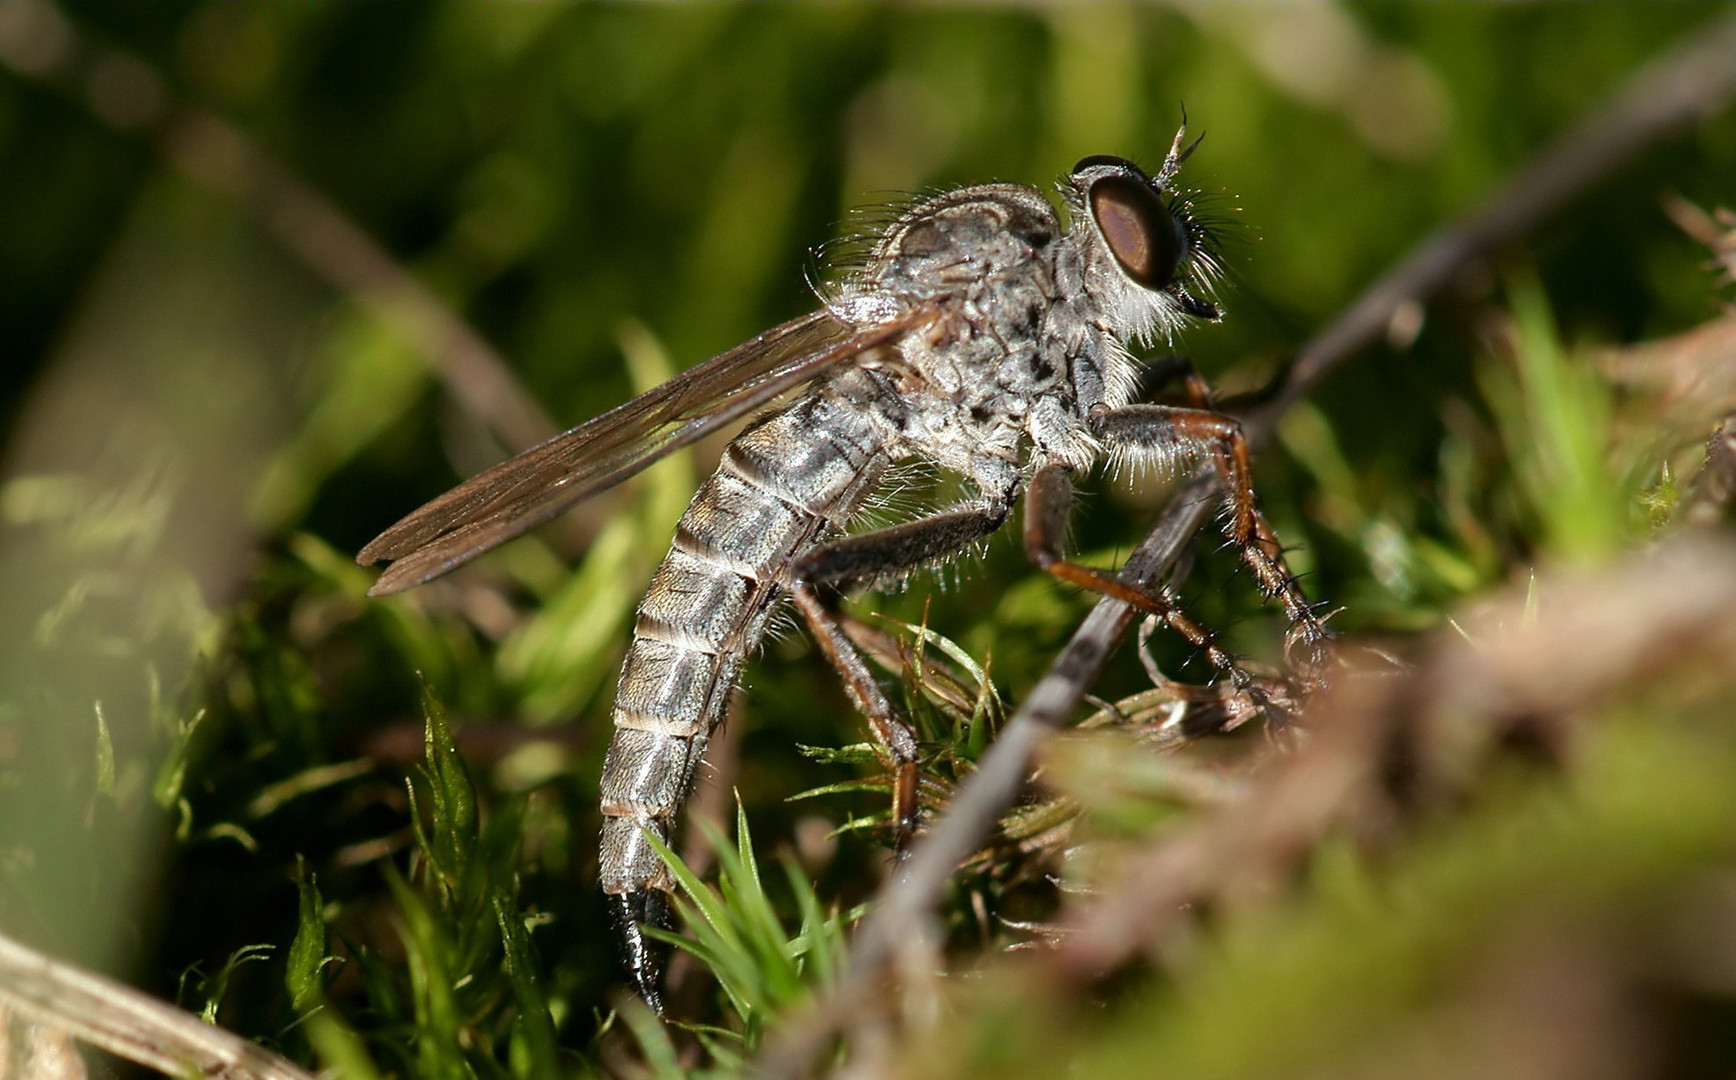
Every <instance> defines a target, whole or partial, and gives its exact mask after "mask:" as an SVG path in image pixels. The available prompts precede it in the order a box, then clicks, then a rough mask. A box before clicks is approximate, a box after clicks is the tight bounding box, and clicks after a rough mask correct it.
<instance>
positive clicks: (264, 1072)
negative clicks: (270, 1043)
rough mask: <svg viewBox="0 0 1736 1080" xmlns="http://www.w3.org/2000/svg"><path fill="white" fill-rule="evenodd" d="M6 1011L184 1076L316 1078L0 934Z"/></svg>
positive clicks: (1, 996)
mask: <svg viewBox="0 0 1736 1080" xmlns="http://www.w3.org/2000/svg"><path fill="white" fill-rule="evenodd" d="M0 1006H3V1007H4V1008H5V1009H9V1010H11V1011H12V1012H14V1013H16V1014H17V1015H18V1016H20V1017H21V1018H23V1019H25V1020H27V1021H29V1022H31V1023H35V1024H42V1025H45V1026H47V1027H50V1028H54V1029H58V1030H61V1031H64V1032H66V1033H67V1034H69V1035H71V1036H73V1037H74V1038H76V1039H80V1040H82V1041H84V1042H87V1043H90V1044H91V1045H92V1046H97V1047H100V1048H102V1049H104V1050H106V1051H108V1052H109V1053H111V1054H113V1055H115V1056H116V1057H119V1058H124V1059H126V1060H128V1061H135V1062H138V1063H139V1064H140V1065H144V1066H146V1067H148V1068H152V1069H155V1070H157V1071H158V1072H160V1073H165V1074H167V1075H169V1076H176V1077H190V1076H191V1077H213V1078H220V1080H314V1074H313V1073H310V1072H308V1071H306V1070H305V1069H302V1068H300V1067H298V1066H297V1065H295V1064H294V1063H293V1062H291V1061H289V1060H288V1059H287V1058H283V1057H279V1056H278V1055H276V1054H273V1053H271V1052H270V1051H268V1050H265V1049H263V1048H261V1047H258V1046H255V1045H254V1044H253V1043H251V1042H248V1041H247V1040H246V1039H243V1038H241V1037H240V1036H239V1035H235V1034H232V1033H230V1032H228V1031H225V1030H223V1029H222V1028H220V1027H217V1026H216V1025H214V1024H207V1023H205V1022H204V1021H203V1020H201V1019H199V1018H198V1017H197V1016H195V1015H193V1014H192V1013H190V1012H187V1011H186V1010H184V1009H177V1008H175V1007H174V1006H173V1005H170V1004H168V1003H166V1002H162V1001H158V1000H157V999H156V998H153V997H151V996H150V995H148V994H144V993H141V992H139V991H137V990H134V989H133V988H132V987H130V986H125V985H123V984H121V983H118V982H115V981H114V980H113V979H109V978H106V977H104V976H102V975H97V974H95V973H94V972H90V971H85V970H84V969H82V968H77V967H74V966H72V965H71V964H65V963H61V962H60V961H58V960H50V959H49V958H48V957H46V956H43V955H42V954H41V953H38V952H36V951H35V950H33V949H31V948H29V947H27V946H25V945H22V944H20V943H19V942H16V941H13V940H12V939H11V938H8V937H5V936H0Z"/></svg>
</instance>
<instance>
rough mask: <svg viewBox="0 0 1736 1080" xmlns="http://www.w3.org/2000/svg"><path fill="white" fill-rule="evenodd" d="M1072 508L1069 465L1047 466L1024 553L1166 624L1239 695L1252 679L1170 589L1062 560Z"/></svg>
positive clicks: (1030, 506)
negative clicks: (1145, 586) (1130, 581)
mask: <svg viewBox="0 0 1736 1080" xmlns="http://www.w3.org/2000/svg"><path fill="white" fill-rule="evenodd" d="M1072 508H1073V483H1072V481H1071V480H1070V479H1069V478H1068V469H1067V467H1066V466H1065V465H1045V466H1044V467H1043V468H1041V469H1039V470H1037V475H1036V476H1034V477H1032V478H1031V486H1030V488H1029V490H1027V491H1026V492H1025V553H1026V554H1027V555H1029V556H1030V558H1031V561H1032V562H1033V563H1035V564H1036V565H1037V567H1038V568H1039V569H1041V570H1042V571H1043V572H1044V573H1047V574H1049V575H1051V576H1052V577H1056V578H1059V579H1060V580H1062V581H1065V582H1067V583H1069V584H1072V585H1077V586H1079V587H1080V588H1084V589H1090V590H1091V591H1092V592H1095V593H1100V594H1102V595H1104V596H1109V597H1113V598H1115V599H1117V600H1120V601H1121V602H1122V603H1124V604H1127V605H1129V606H1130V607H1133V608H1137V609H1138V610H1140V611H1143V612H1145V613H1146V614H1148V615H1152V616H1155V617H1156V618H1158V619H1161V620H1163V622H1164V623H1166V624H1168V625H1169V627H1170V628H1171V629H1173V630H1175V632H1176V633H1178V634H1180V635H1181V636H1182V637H1183V638H1185V639H1187V641H1188V643H1189V644H1191V645H1192V646H1193V647H1194V648H1196V649H1198V650H1200V652H1202V653H1204V654H1205V657H1206V659H1207V660H1208V661H1210V662H1211V665H1212V666H1213V667H1214V668H1217V669H1218V670H1219V671H1221V672H1224V673H1225V674H1227V675H1229V676H1230V678H1231V680H1232V681H1233V682H1234V683H1235V686H1236V688H1237V689H1238V690H1244V689H1247V687H1248V686H1250V685H1251V683H1252V679H1251V678H1250V677H1249V675H1248V673H1247V672H1246V671H1244V670H1242V668H1241V666H1240V665H1238V664H1237V663H1236V659H1235V657H1233V656H1231V655H1230V654H1229V653H1228V652H1226V651H1225V650H1224V648H1223V647H1222V646H1220V645H1219V644H1218V643H1217V640H1216V639H1215V638H1214V637H1213V636H1212V634H1211V632H1210V631H1208V630H1207V629H1206V628H1205V627H1203V626H1201V625H1200V624H1199V623H1197V622H1195V621H1194V620H1193V619H1192V618H1190V617H1189V616H1188V615H1187V613H1186V612H1184V611H1182V610H1181V607H1180V605H1179V604H1177V603H1176V600H1175V596H1174V595H1173V594H1172V593H1171V592H1170V591H1169V589H1167V588H1164V589H1158V590H1153V591H1148V590H1146V589H1141V588H1138V587H1137V586H1133V585H1129V584H1127V583H1126V582H1125V581H1122V580H1121V579H1120V578H1118V577H1116V576H1115V575H1114V574H1107V573H1104V572H1103V571H1101V570H1094V569H1092V568H1091V567H1089V566H1082V565H1080V564H1079V563H1076V562H1071V561H1069V560H1068V559H1066V558H1065V557H1063V556H1062V554H1061V536H1062V534H1064V533H1065V532H1066V531H1067V518H1068V515H1069V513H1070V512H1071V510H1072Z"/></svg>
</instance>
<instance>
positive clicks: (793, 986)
mask: <svg viewBox="0 0 1736 1080" xmlns="http://www.w3.org/2000/svg"><path fill="white" fill-rule="evenodd" d="M701 828H702V831H704V832H705V834H706V837H707V839H708V840H710V842H711V846H712V850H713V851H714V852H715V853H716V855H717V860H718V873H717V885H716V886H715V887H713V886H711V885H708V884H706V883H705V882H703V881H701V880H700V879H699V877H698V876H697V875H695V874H694V873H693V871H692V870H690V869H689V868H688V867H687V864H686V863H684V862H682V861H681V859H680V858H679V857H678V856H676V854H675V853H674V852H672V851H670V850H669V849H668V847H666V846H665V845H663V844H662V843H661V842H660V841H658V840H657V838H656V837H651V841H652V844H653V846H655V847H656V848H657V853H658V854H659V855H660V856H662V858H663V861H664V864H665V865H667V866H668V867H669V870H670V873H672V874H674V875H675V880H676V883H677V884H679V885H680V887H681V892H682V894H683V897H682V898H679V899H677V900H676V902H675V907H676V910H677V912H679V914H680V917H681V921H682V923H683V924H684V925H685V926H686V927H687V928H688V930H689V931H690V933H691V934H692V936H691V937H682V936H677V935H672V934H668V933H666V932H663V931H653V933H654V934H655V936H657V937H658V938H659V939H661V940H664V941H667V942H669V943H670V944H672V945H675V946H677V947H679V948H681V949H682V950H684V951H685V952H688V953H691V954H692V955H693V956H694V957H695V958H697V959H698V960H699V961H700V962H701V963H703V964H704V965H705V967H706V969H707V970H708V971H710V972H711V974H712V975H713V976H714V977H716V979H717V982H718V985H719V987H720V988H721V989H722V990H723V993H724V995H725V996H726V997H727V998H728V999H729V1005H730V1009H731V1010H732V1011H733V1012H734V1013H735V1016H736V1018H737V1021H738V1022H739V1024H740V1025H741V1027H740V1031H739V1032H733V1033H732V1032H721V1033H720V1034H723V1035H727V1036H730V1037H731V1041H732V1042H733V1041H739V1044H740V1045H739V1050H740V1051H752V1050H753V1049H755V1048H756V1047H757V1046H758V1044H759V1042H760V1038H761V1036H762V1035H763V1034H764V1032H765V1027H766V1024H767V1023H768V1022H769V1021H770V1020H772V1019H773V1018H775V1017H777V1016H779V1015H780V1014H782V1013H785V1012H787V1011H788V1010H789V1009H790V1008H791V1007H792V1006H793V1005H796V1004H798V1003H800V1002H802V1001H803V1000H804V999H805V998H807V997H808V996H810V995H811V994H812V993H813V991H814V989H815V988H817V987H824V986H826V985H827V984H828V983H829V982H830V981H831V980H832V978H833V976H834V975H835V973H836V972H837V970H838V966H839V964H840V963H841V962H842V960H843V956H844V951H845V940H844V927H845V925H846V924H847V923H848V922H849V921H850V918H849V917H846V916H841V915H839V914H838V913H837V912H836V911H834V912H832V913H830V914H827V913H825V911H824V905H823V904H822V902H821V900H820V898H819V896H818V895H817V894H816V893H815V892H814V888H813V885H812V884H811V883H810V882H809V881H808V880H807V878H806V877H805V876H804V875H803V874H802V871H801V869H800V868H799V867H797V866H796V864H795V863H794V862H793V861H791V860H788V859H785V860H783V861H782V864H781V867H782V870H783V874H784V878H785V880H786V883H787V888H788V892H789V896H790V898H791V899H792V900H793V901H794V903H795V910H796V914H797V916H798V918H799V920H800V922H799V925H798V928H797V930H796V932H795V933H794V934H792V933H790V932H789V931H788V930H786V929H785V928H784V924H783V920H782V919H781V918H780V916H779V912H778V907H777V905H775V904H774V903H773V902H772V899H771V896H770V895H769V894H768V893H767V891H766V888H765V883H764V882H763V881H762V880H761V878H760V869H759V860H758V859H757V858H756V857H755V855H754V851H753V838H752V836H751V834H750V833H749V830H748V823H747V815H746V814H745V812H743V811H742V810H741V808H740V806H739V804H738V806H737V810H736V843H735V844H734V845H733V846H732V845H731V844H729V843H728V842H727V841H726V840H725V839H724V837H722V836H720V835H718V833H717V832H716V830H715V829H711V828H709V827H707V826H705V825H704V823H701ZM710 1045H713V1046H714V1047H716V1046H717V1044H715V1043H713V1044H710ZM714 1052H715V1051H714ZM726 1053H728V1054H729V1056H730V1057H731V1058H734V1057H735V1055H736V1052H735V1051H726Z"/></svg>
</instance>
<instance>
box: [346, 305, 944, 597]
mask: <svg viewBox="0 0 1736 1080" xmlns="http://www.w3.org/2000/svg"><path fill="white" fill-rule="evenodd" d="M930 314H931V313H929V312H926V311H924V310H922V309H917V310H914V311H907V312H903V313H901V314H899V315H897V316H895V317H891V318H888V319H885V320H884V321H880V322H877V323H875V324H874V325H872V326H868V327H855V326H850V325H848V324H846V323H844V322H841V321H839V320H838V319H837V318H835V317H834V316H833V315H832V314H831V313H830V312H829V311H824V310H822V311H817V312H814V313H813V314H811V315H806V316H804V317H802V318H799V319H792V320H791V321H789V322H787V323H784V324H783V325H781V326H777V327H773V328H772V329H770V330H767V331H766V332H765V333H763V334H760V335H759V336H758V337H755V338H753V339H752V340H750V341H746V342H743V343H742V344H740V345H738V346H736V347H735V348H733V349H731V350H729V351H728V352H726V353H722V354H720V355H718V356H714V357H712V358H711V359H710V360H707V361H706V362H704V363H703V364H700V365H699V366H697V367H694V368H691V369H689V370H688V371H685V372H683V373H682V374H680V375H677V376H676V377H675V378H673V379H671V380H669V381H668V382H666V383H664V384H662V385H661V386H658V387H655V388H653V389H651V390H648V391H646V392H645V393H643V394H640V395H639V396H638V397H636V398H634V399H633V400H631V401H629V402H626V403H625V404H623V405H620V406H617V407H616V408H614V409H611V410H609V411H608V412H606V413H604V414H603V415H601V416H599V417H596V418H595V419H593V420H589V421H586V422H585V423H583V424H580V425H579V426H578V427H576V428H573V429H572V430H570V431H567V432H564V433H562V434H560V435H556V436H555V437H554V438H552V439H549V440H548V441H547V442H544V443H541V444H539V445H537V446H533V447H531V448H530V449H529V450H526V451H524V452H523V453H521V454H518V455H517V456H515V457H512V458H509V459H507V460H506V461H503V462H501V463H500V464H499V465H496V466H494V467H493V468H492V469H489V470H487V471H486V472H483V473H479V474H478V475H476V476H473V477H471V478H470V479H469V480H467V481H465V482H464V483H462V484H460V485H458V486H457V487H455V488H453V489H452V490H451V491H448V492H447V493H446V494H444V495H442V496H440V497H439V498H437V499H435V500H433V501H432V502H429V503H428V504H426V505H424V506H423V507H421V508H420V509H418V510H415V511H412V512H411V513H410V514H409V515H408V516H406V517H405V518H404V519H403V520H402V521H399V522H398V523H397V524H396V525H393V526H392V527H391V528H389V529H387V530H386V531H385V532H383V533H381V534H380V535H379V536H377V537H375V538H374V540H373V541H372V542H371V543H369V544H368V545H367V546H366V547H364V548H363V549H362V550H361V553H360V554H358V555H357V556H356V562H358V563H360V564H362V565H364V566H366V565H368V564H369V563H375V562H380V561H381V560H388V559H389V560H391V565H390V566H388V567H387V568H386V570H385V571H384V572H383V573H382V574H381V575H380V579H379V580H378V581H377V582H375V583H374V586H373V588H371V589H369V590H368V595H369V596H385V595H388V594H390V593H395V592H399V591H401V590H403V589H408V588H410V587H411V586H413V585H420V584H421V583H422V582H424V581H427V580H429V579H430V578H434V577H438V576H439V575H441V574H444V573H446V572H447V571H448V570H451V569H453V568H454V567H458V566H461V565H463V564H464V563H467V562H469V561H470V560H471V559H474V558H475V557H476V556H478V555H481V554H482V553H483V552H485V551H489V550H491V549H493V548H496V547H499V546H500V545H501V544H504V543H506V542H507V541H508V540H511V539H513V538H515V537H518V536H521V535H523V534H524V533H526V532H529V531H530V530H531V529H534V528H536V527H537V526H538V525H541V524H543V523H544V522H546V521H548V520H549V519H550V518H553V517H555V516H556V515H558V514H560V513H562V512H563V511H565V510H567V509H569V508H570V507H572V506H573V505H574V504H576V503H578V502H580V501H581V500H583V499H587V498H589V497H590V496H592V495H595V494H597V493H598V492H600V491H603V490H605V489H606V488H609V487H612V486H613V485H615V484H618V483H620V482H621V481H622V480H625V479H627V478H628V477H630V476H633V475H634V474H636V473H638V472H640V471H641V470H643V469H645V468H646V467H647V466H649V465H651V464H652V463H653V462H656V461H658V460H659V459H661V458H663V457H666V456H668V455H669V454H671V453H673V452H675V451H676V450H679V449H681V448H682V447H684V446H687V445H689V444H691V443H693V442H696V441H698V440H699V439H701V438H704V437H705V436H706V435H709V434H711V433H712V432H714V431H716V430H718V429H719V428H722V427H725V426H727V425H729V424H730V423H732V422H734V421H736V420H739V419H740V418H741V417H743V416H746V415H747V414H748V413H751V412H754V411H755V410H757V409H759V408H761V407H763V406H765V405H766V404H768V403H770V402H772V401H774V400H776V399H777V398H779V397H781V396H783V395H784V394H787V393H789V392H790V391H791V390H794V389H796V388H797V387H799V386H801V385H803V384H805V383H808V382H811V381H813V380H814V379H816V378H818V377H820V376H821V375H824V374H825V373H826V372H828V371H830V370H832V369H833V368H834V367H836V366H838V365H839V364H842V363H846V362H848V361H850V360H852V359H853V358H855V357H857V356H859V355H861V354H862V353H864V352H866V351H868V350H870V349H873V348H875V347H876V346H879V345H884V344H887V343H889V342H891V341H893V340H894V339H896V338H898V337H900V336H901V335H903V334H905V333H908V332H909V331H910V330H911V329H912V328H914V327H915V326H917V325H919V324H920V323H922V322H924V321H926V319H927V318H928V317H929V315H930Z"/></svg>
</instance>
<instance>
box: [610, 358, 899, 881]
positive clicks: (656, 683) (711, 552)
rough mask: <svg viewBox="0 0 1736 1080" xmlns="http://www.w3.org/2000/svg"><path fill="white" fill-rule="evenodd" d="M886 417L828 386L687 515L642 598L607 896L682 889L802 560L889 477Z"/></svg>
mask: <svg viewBox="0 0 1736 1080" xmlns="http://www.w3.org/2000/svg"><path fill="white" fill-rule="evenodd" d="M885 467H886V459H885V455H884V453H883V452H882V449H881V439H880V437H879V435H878V434H877V432H876V430H875V428H874V426H873V424H872V422H871V421H870V420H869V419H868V418H867V417H866V416H865V415H863V413H862V412H861V411H860V410H859V409H856V408H852V407H851V406H850V405H849V404H848V403H846V402H844V401H841V400H839V399H838V398H837V397H835V396H834V395H833V393H831V392H829V391H827V390H824V389H822V390H820V391H817V392H815V393H813V394H811V395H809V396H808V397H806V398H803V399H802V400H801V401H798V402H797V403H795V404H794V405H792V406H790V407H789V408H788V409H785V410H784V411H783V412H780V413H778V414H776V415H775V416H772V417H770V418H768V419H766V420H765V421H763V422H761V423H760V424H758V425H756V426H755V427H753V428H751V429H749V430H748V431H746V432H744V433H743V434H742V435H741V436H740V437H739V438H737V439H736V440H735V441H734V442H732V443H731V444H730V446H729V449H728V450H726V451H725V452H724V456H723V461H722V462H721V463H720V464H719V465H718V468H717V471H716V472H715V473H713V474H712V476H711V479H710V480H708V481H707V482H706V483H705V484H704V486H702V487H701V488H700V489H699V492H698V493H697V494H696V495H694V497H693V502H692V503H690V504H689V505H688V507H687V512H686V513H685V514H683V515H682V518H681V523H680V524H679V525H678V526H677V527H676V531H675V542H674V545H673V547H672V548H671V550H670V552H669V554H668V556H666V557H665V558H664V560H663V565H662V566H661V567H660V568H659V569H658V571H657V574H656V576H655V577H654V578H652V581H651V586H650V588H649V590H647V592H646V594H645V598H644V600H642V601H641V602H640V604H639V614H638V620H637V622H636V624H635V626H634V629H633V640H632V643H631V644H630V645H629V646H628V649H627V658H626V661H625V663H623V665H622V668H621V679H620V683H619V685H618V687H617V689H616V692H615V707H614V713H613V716H614V721H615V734H614V738H613V740H612V741H611V742H610V744H609V753H608V757H607V759H606V760H605V762H604V765H603V780H602V809H603V838H602V851H601V878H602V885H603V889H604V891H605V892H609V893H616V894H622V893H636V892H640V891H643V890H645V889H647V888H653V887H655V888H663V889H667V888H669V887H670V886H671V884H672V883H671V881H670V880H669V877H668V874H667V871H666V870H665V869H664V867H663V865H662V863H661V862H660V861H659V860H658V858H657V855H656V853H655V852H654V851H653V850H652V849H651V845H650V844H648V843H646V841H645V835H644V833H645V832H646V831H649V832H651V833H653V834H654V835H656V836H657V837H658V838H659V839H661V840H664V841H667V840H668V839H669V836H670V833H671V831H672V828H673V824H674V820H675V815H676V812H677V811H678V810H679V809H680V807H681V804H682V802H683V801H684V799H685V798H686V796H687V792H688V789H689V788H690V787H691V786H692V784H693V777H694V773H695V771H696V769H697V768H698V765H699V761H700V758H701V757H702V756H703V755H704V753H705V746H706V743H707V742H708V741H709V739H710V737H711V733H712V731H713V730H715V729H716V727H717V724H718V723H719V722H720V721H721V720H722V719H723V716H724V711H725V709H726V707H727V704H728V700H729V695H730V692H731V690H732V689H733V688H734V686H735V683H736V679H737V677H738V675H739V674H740V672H741V666H742V663H743V661H744V660H745V659H746V657H747V654H748V653H749V652H750V651H751V650H752V649H753V648H754V647H755V646H756V645H758V643H759V640H760V637H761V635H762V634H763V633H764V632H765V626H766V620H767V619H768V618H769V617H770V615H771V611H772V607H773V603H774V601H775V600H776V599H777V595H778V592H779V590H780V589H781V588H782V587H783V586H784V585H786V584H787V583H788V580H789V567H790V565H791V561H792V560H793V559H794V558H796V557H798V556H799V555H801V554H802V553H803V552H805V551H807V550H808V549H810V548H812V547H813V546H814V545H815V544H816V543H818V542H819V541H820V540H821V539H822V538H823V537H824V536H826V535H827V534H829V533H831V532H834V531H836V530H838V529H840V528H842V527H843V525H844V524H845V523H846V522H847V521H848V520H849V518H850V517H851V516H852V515H853V514H854V513H855V512H856V510H857V509H858V508H859V507H860V506H861V504H862V502H863V500H864V499H865V498H866V497H867V495H868V493H869V492H870V491H871V490H872V489H873V487H874V485H875V483H876V482H877V481H878V480H879V478H880V476H881V475H882V473H883V472H884V471H885Z"/></svg>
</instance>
